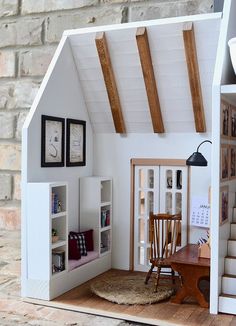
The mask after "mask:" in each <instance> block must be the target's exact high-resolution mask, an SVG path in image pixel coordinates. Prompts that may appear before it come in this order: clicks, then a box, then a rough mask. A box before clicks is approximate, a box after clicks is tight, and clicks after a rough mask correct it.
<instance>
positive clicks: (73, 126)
mask: <svg viewBox="0 0 236 326" xmlns="http://www.w3.org/2000/svg"><path fill="white" fill-rule="evenodd" d="M83 165H86V122H85V121H82V120H74V119H67V120H66V166H83Z"/></svg>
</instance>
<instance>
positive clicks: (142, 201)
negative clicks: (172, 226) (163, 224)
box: [133, 165, 188, 272]
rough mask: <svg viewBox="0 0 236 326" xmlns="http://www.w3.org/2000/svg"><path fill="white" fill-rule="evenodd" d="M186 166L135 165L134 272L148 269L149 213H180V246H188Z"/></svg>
mask: <svg viewBox="0 0 236 326" xmlns="http://www.w3.org/2000/svg"><path fill="white" fill-rule="evenodd" d="M187 172H188V169H187V167H186V166H158V165H157V166H137V165H136V166H135V180H134V256H133V257H134V264H133V265H134V270H136V271H143V272H145V271H147V270H148V269H149V268H150V267H149V257H150V244H149V213H150V212H154V213H155V214H156V213H168V214H175V213H181V214H182V222H181V233H180V246H183V245H185V244H186V243H187V186H188V175H187Z"/></svg>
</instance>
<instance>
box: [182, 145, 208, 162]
mask: <svg viewBox="0 0 236 326" xmlns="http://www.w3.org/2000/svg"><path fill="white" fill-rule="evenodd" d="M204 143H211V144H212V142H211V141H210V140H204V141H203V142H201V144H200V145H198V147H197V151H196V152H194V153H193V154H192V155H191V156H190V157H189V158H188V159H187V161H186V165H190V166H207V160H206V159H205V157H204V156H203V155H202V153H200V152H199V151H198V150H199V147H200V146H201V145H202V144H204Z"/></svg>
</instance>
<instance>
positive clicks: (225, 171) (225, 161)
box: [220, 144, 229, 181]
mask: <svg viewBox="0 0 236 326" xmlns="http://www.w3.org/2000/svg"><path fill="white" fill-rule="evenodd" d="M228 178H229V146H228V145H225V144H222V145H221V148H220V179H221V181H225V180H228Z"/></svg>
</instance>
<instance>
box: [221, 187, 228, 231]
mask: <svg viewBox="0 0 236 326" xmlns="http://www.w3.org/2000/svg"><path fill="white" fill-rule="evenodd" d="M228 218H229V187H228V186H224V187H221V188H220V225H222V224H224V223H225V222H226V221H227V220H228Z"/></svg>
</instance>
